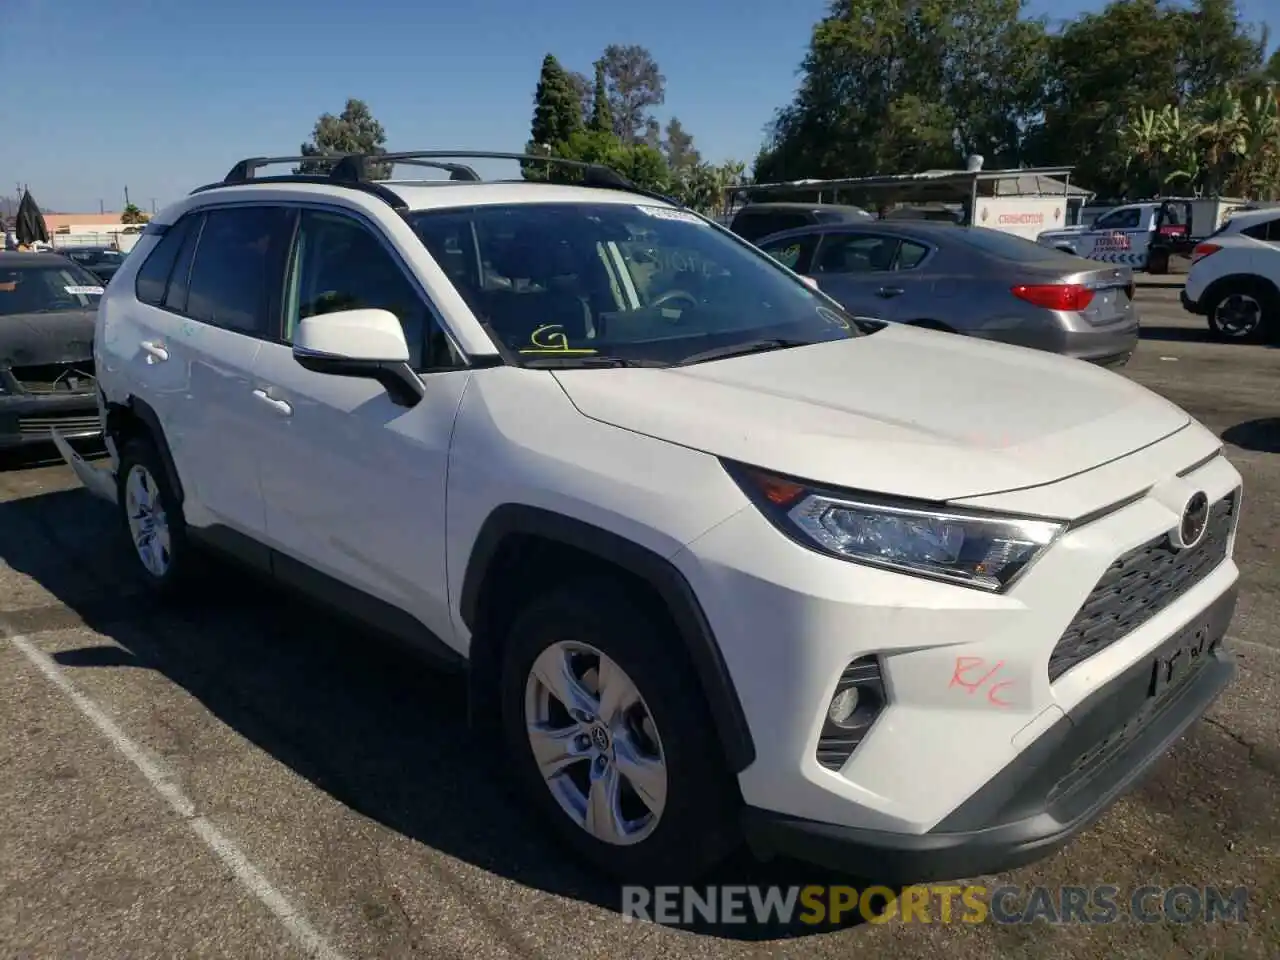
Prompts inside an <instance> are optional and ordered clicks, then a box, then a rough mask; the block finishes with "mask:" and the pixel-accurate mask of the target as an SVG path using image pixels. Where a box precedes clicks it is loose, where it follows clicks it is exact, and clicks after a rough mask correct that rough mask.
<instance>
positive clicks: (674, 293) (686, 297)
mask: <svg viewBox="0 0 1280 960" xmlns="http://www.w3.org/2000/svg"><path fill="white" fill-rule="evenodd" d="M676 300H678V301H681V302H683V303H686V304H688V307H689V308H690V309H696V308H697V306H698V298H697V297H695V296H694V295H693V294H692V293H690V292H689V291H687V290H668V291H667V292H666V293H660V294H658V295H657V296H656V297H654V298H653V302H652V303H650V304H649V306H650V307H655V308H660V307H665V306H666V305H667V304H669V303H671V302H672V301H676Z"/></svg>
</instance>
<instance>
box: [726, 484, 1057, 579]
mask: <svg viewBox="0 0 1280 960" xmlns="http://www.w3.org/2000/svg"><path fill="white" fill-rule="evenodd" d="M726 467H727V468H728V469H729V472H730V474H731V475H732V476H733V478H734V479H735V480H736V481H737V482H738V484H739V486H741V487H742V488H743V490H744V491H745V492H746V493H747V495H748V496H749V497H751V499H752V500H753V501H754V502H755V503H756V504H757V505H758V506H759V507H760V509H761V510H762V511H763V512H764V513H765V515H766V516H767V517H768V518H769V519H770V520H771V521H773V523H774V525H775V526H777V527H778V528H779V529H780V530H781V531H782V532H783V533H785V534H787V535H788V536H789V537H791V538H792V539H793V540H797V541H798V542H800V543H802V544H804V545H805V546H808V547H810V548H811V549H814V550H818V551H821V552H823V553H827V554H830V555H831V556H835V557H840V558H841V559H844V560H849V561H852V562H854V563H865V564H868V565H870V566H875V567H881V568H883V569H886V570H896V571H898V572H900V573H909V574H914V575H916V576H922V577H929V578H931V579H935V580H944V581H946V582H948V583H954V584H958V585H960V586H965V587H973V588H975V589H978V590H985V591H988V592H990V593H999V592H1001V591H1003V590H1006V589H1008V588H1009V587H1010V586H1011V585H1012V584H1013V582H1014V581H1015V580H1016V579H1017V578H1018V577H1019V575H1021V574H1022V572H1023V571H1025V570H1026V569H1027V568H1028V567H1029V566H1031V564H1032V563H1034V562H1035V560H1036V559H1037V558H1038V557H1039V556H1040V555H1041V554H1042V553H1043V552H1044V551H1045V550H1046V549H1047V548H1048V546H1049V545H1050V544H1051V543H1053V541H1054V540H1055V539H1056V538H1057V537H1058V535H1059V534H1060V533H1062V531H1063V530H1064V529H1065V527H1066V524H1064V523H1057V522H1055V521H1052V520H1038V519H1030V518H1027V519H1024V518H1020V517H1003V516H993V515H990V514H983V513H978V512H970V511H965V510H955V509H952V508H950V507H945V506H939V505H923V504H922V505H919V506H916V505H912V504H904V503H901V502H893V503H889V502H876V501H875V500H873V499H864V498H862V497H860V496H855V495H852V494H842V493H839V492H836V491H830V490H823V489H819V488H817V487H814V486H812V485H809V484H805V483H803V482H801V481H798V480H791V479H789V478H786V477H779V476H776V475H774V474H770V473H767V472H764V471H761V470H757V469H755V468H752V467H745V466H742V465H739V464H729V463H726Z"/></svg>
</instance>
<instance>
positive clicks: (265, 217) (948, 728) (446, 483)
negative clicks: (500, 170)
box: [59, 152, 1241, 882]
mask: <svg viewBox="0 0 1280 960" xmlns="http://www.w3.org/2000/svg"><path fill="white" fill-rule="evenodd" d="M452 156H453V157H454V160H453V161H447V160H446V159H445V158H444V155H443V154H441V153H438V152H431V153H415V154H389V155H382V156H379V157H377V158H366V157H363V156H360V155H350V156H345V157H337V158H332V159H331V160H330V161H329V162H330V163H331V164H332V170H331V171H330V172H329V173H327V174H320V175H309V176H302V175H284V176H269V175H268V176H259V175H258V171H259V170H260V169H261V167H262V166H264V165H265V164H266V163H268V162H286V161H293V160H297V159H298V158H277V160H276V161H268V160H265V159H253V160H248V161H243V162H241V163H240V164H237V165H236V167H235V168H233V170H232V171H231V173H230V174H229V175H228V176H227V178H226V179H225V180H224V181H221V182H219V183H216V184H212V185H210V186H208V187H203V188H200V189H199V190H197V191H195V192H194V193H193V194H192V195H191V196H189V197H187V198H185V199H183V200H182V201H180V202H178V203H176V204H175V205H173V206H171V207H169V208H168V209H166V210H164V211H163V212H161V213H160V214H159V215H158V216H157V217H155V219H154V220H153V221H152V222H151V223H150V224H148V226H147V228H146V230H145V235H144V236H143V238H142V239H141V241H140V243H139V248H138V250H137V251H136V252H135V253H134V254H133V255H132V256H130V257H129V258H128V260H126V261H125V263H124V265H123V266H122V267H121V269H120V271H119V273H117V274H116V275H115V277H114V278H113V279H112V281H111V284H110V286H109V287H108V289H107V291H106V295H105V297H104V299H103V302H102V304H101V307H100V310H99V313H98V318H97V328H96V334H95V356H96V369H97V374H98V384H99V387H100V391H101V393H100V398H99V399H100V404H101V415H102V419H103V424H104V428H105V436H106V437H107V438H108V440H109V447H110V451H111V458H110V462H109V474H108V471H107V470H106V469H104V468H95V467H94V466H93V465H90V464H87V463H86V462H85V461H83V460H81V459H80V458H78V457H77V456H76V455H75V454H74V451H72V450H71V448H70V447H69V446H67V445H66V444H65V443H63V442H62V441H61V440H59V444H60V449H62V451H63V455H64V456H66V457H67V458H68V459H69V460H70V461H71V462H72V465H73V466H74V468H75V469H76V472H77V473H78V474H79V475H80V476H81V478H82V480H83V481H84V483H85V484H86V485H87V486H89V487H91V488H92V489H93V490H94V491H95V492H97V493H99V494H101V495H102V496H104V497H106V498H107V499H111V500H114V501H115V502H116V504H117V505H118V510H119V516H120V522H121V525H122V528H123V529H124V530H126V531H127V532H128V536H129V542H130V543H131V544H132V547H131V551H132V555H133V556H134V557H135V558H136V560H137V562H138V569H139V571H140V573H141V576H142V577H143V578H144V579H145V581H146V582H147V583H149V584H150V585H151V586H153V587H154V588H155V590H156V591H158V592H160V593H162V594H169V595H174V596H176V595H177V593H178V592H179V591H180V590H182V589H188V588H194V589H195V590H197V591H198V590H200V589H201V586H202V583H206V581H202V580H201V579H200V578H199V577H196V576H194V573H195V571H196V570H197V569H198V568H199V565H200V564H201V563H202V562H203V561H204V560H205V558H207V557H210V556H212V555H214V554H220V555H223V556H229V557H233V558H235V559H237V560H238V561H240V562H241V563H243V564H246V565H248V566H249V567H251V568H255V569H257V570H259V571H261V572H262V573H263V574H264V575H266V576H268V577H270V578H273V579H274V580H275V581H278V582H279V583H280V584H282V585H284V586H287V587H289V588H293V589H297V590H301V591H304V592H305V593H307V594H309V595H311V596H312V597H314V598H315V599H316V600H317V601H318V602H322V603H325V604H328V605H329V606H331V607H333V608H335V609H337V610H340V611H345V612H347V613H350V614H351V615H352V616H353V617H356V618H359V620H360V621H362V622H363V623H366V624H369V625H370V626H371V627H374V628H377V629H379V630H380V631H382V632H384V633H386V634H388V635H390V636H393V637H395V638H398V639H400V640H402V641H406V642H408V643H410V644H413V645H415V647H417V648H418V649H421V650H422V651H428V652H432V653H435V654H437V655H438V656H439V658H440V659H442V660H443V661H446V662H449V663H452V664H456V665H457V666H460V667H465V668H466V671H465V675H466V678H467V679H466V682H467V684H468V689H469V691H470V698H471V714H472V718H473V722H474V723H475V724H476V726H477V727H479V728H480V730H482V731H485V735H486V736H491V737H500V738H501V742H503V743H504V744H505V748H506V750H508V751H509V757H510V765H509V766H504V767H503V768H502V769H503V770H506V771H510V775H511V776H514V777H516V778H518V781H519V784H520V786H521V787H522V788H523V795H524V796H526V797H527V800H528V802H529V803H530V804H531V805H532V806H533V807H535V808H537V809H539V810H540V811H541V812H542V813H543V814H544V815H545V816H546V818H547V821H548V823H549V824H550V825H551V826H552V827H553V828H554V829H555V830H557V831H559V833H560V834H561V835H562V837H563V838H564V840H565V841H566V842H567V844H568V845H569V846H571V847H573V848H576V850H577V851H578V852H579V853H580V854H582V855H584V856H585V857H586V858H588V859H589V860H590V861H593V862H594V863H595V864H596V865H597V866H599V867H601V868H603V869H606V870H608V871H611V872H613V873H614V874H617V875H619V876H622V877H626V878H629V879H631V880H632V881H639V880H640V879H641V878H648V877H668V878H669V877H674V876H678V875H685V876H690V877H694V876H697V875H699V874H700V873H701V872H702V871H704V870H705V869H706V868H708V867H710V866H711V865H712V864H714V863H715V862H717V861H718V860H720V859H721V858H723V857H724V856H726V855H727V854H728V853H729V852H731V851H732V850H734V849H735V848H737V847H738V846H739V845H740V844H741V843H743V842H744V841H745V842H746V843H747V844H748V845H749V846H750V847H751V848H752V849H753V850H754V851H755V852H756V853H757V855H759V856H761V857H768V856H771V855H775V854H787V855H793V856H798V857H800V858H802V859H808V860H810V861H814V862H819V863H824V864H827V865H829V866H833V867H836V868H843V869H845V870H848V871H849V872H851V873H854V874H856V875H861V876H864V877H874V878H877V879H880V880H882V881H884V882H895V881H896V882H908V881H913V880H928V879H943V878H947V879H952V878H960V877H965V876H972V875H977V874H983V873H988V872H994V871H998V870H1001V869H1004V868H1007V867H1011V866H1013V865H1016V864H1019V863H1023V862H1027V861H1030V860H1033V859H1036V858H1038V857H1040V856H1042V855H1044V854H1045V853H1046V852H1047V851H1050V850H1052V849H1053V848H1055V847H1057V846H1059V845H1061V844H1063V843H1065V842H1066V841H1067V840H1068V838H1069V837H1071V836H1072V835H1073V834H1075V833H1077V832H1078V831H1080V830H1081V829H1083V828H1084V827H1085V826H1086V825H1087V824H1089V823H1090V822H1091V821H1093V820H1095V819H1096V818H1097V817H1098V816H1099V815H1100V814H1101V813H1102V812H1103V811H1104V810H1105V809H1106V808H1107V807H1108V805H1109V804H1111V803H1112V801H1114V800H1115V799H1116V798H1117V797H1118V796H1119V795H1120V794H1121V793H1122V792H1123V791H1125V790H1126V789H1127V788H1129V787H1130V786H1131V785H1132V784H1133V783H1134V782H1135V780H1136V778H1138V777H1139V776H1140V775H1141V774H1142V773H1143V772H1144V771H1145V770H1147V769H1148V768H1149V767H1151V766H1152V764H1153V763H1155V762H1156V761H1157V760H1158V759H1159V758H1160V757H1161V755H1162V754H1164V753H1165V752H1166V750H1167V749H1168V748H1169V747H1170V745H1171V744H1172V743H1173V742H1174V741H1175V740H1176V739H1177V738H1178V737H1179V736H1180V735H1181V734H1182V733H1183V732H1184V731H1185V730H1187V728H1188V727H1189V726H1190V725H1191V724H1192V723H1194V722H1195V721H1196V720H1197V718H1199V717H1200V716H1201V715H1202V714H1203V713H1204V711H1205V710H1206V708H1207V707H1208V706H1209V704H1210V703H1211V701H1213V700H1214V698H1215V697H1216V696H1217V695H1218V694H1219V692H1220V691H1221V690H1222V689H1223V687H1224V685H1225V684H1227V683H1228V682H1229V680H1230V678H1231V676H1232V673H1233V669H1234V667H1233V661H1232V657H1231V654H1230V653H1229V652H1228V649H1227V647H1226V646H1225V645H1224V634H1225V632H1226V630H1227V625H1228V622H1229V621H1230V619H1231V616H1232V613H1233V608H1234V603H1235V584H1236V580H1237V575H1238V573H1237V568H1236V565H1235V563H1234V562H1233V560H1232V549H1233V545H1234V539H1235V536H1236V525H1237V518H1238V516H1239V510H1240V497H1241V480H1240V475H1239V474H1238V473H1237V471H1236V470H1235V469H1234V468H1233V466H1232V465H1231V464H1230V463H1229V462H1228V460H1227V459H1226V458H1225V457H1224V456H1223V454H1222V451H1221V445H1220V443H1219V441H1218V439H1217V438H1216V437H1215V436H1214V434H1212V433H1211V432H1209V431H1208V430H1207V429H1205V428H1204V427H1203V426H1201V425H1200V424H1199V423H1197V422H1195V421H1194V420H1192V419H1191V418H1190V417H1189V416H1188V415H1187V414H1186V413H1184V412H1183V411H1182V410H1180V409H1179V408H1177V407H1176V406H1174V405H1172V404H1170V403H1168V402H1166V401H1165V400H1163V399H1161V398H1160V397H1158V396H1156V395H1154V394H1152V393H1150V392H1148V391H1147V390H1145V389H1143V388H1142V387H1139V386H1137V385H1135V384H1133V383H1132V382H1130V381H1129V380H1127V379H1125V378H1123V377H1121V376H1119V375H1117V374H1115V373H1111V372H1107V371H1105V370H1101V369H1098V368H1096V367H1095V366H1093V365H1091V364H1087V363H1083V362H1080V361H1077V360H1070V359H1065V358H1062V357H1059V356H1055V355H1052V354H1047V353H1042V352H1039V351H1033V350H1029V349H1024V348H1020V347H1011V346H1003V345H998V344H992V343H987V342H980V341H975V340H973V339H970V338H965V337H958V336H954V335H950V334H946V333H940V332H933V331H925V330H918V329H908V328H904V327H902V326H895V325H888V324H880V323H875V322H873V321H871V320H867V319H865V318H857V317H853V316H850V315H849V314H848V313H846V312H845V311H844V310H842V308H841V307H840V306H839V305H838V304H837V303H835V302H834V301H832V300H831V299H829V298H828V297H826V296H825V295H823V294H822V293H821V292H819V291H817V290H814V289H813V288H811V287H810V286H808V285H807V284H805V283H804V282H802V281H801V279H800V278H799V277H798V276H797V275H795V274H794V273H792V272H791V271H789V270H788V269H786V268H785V267H783V266H781V265H780V264H778V263H777V262H775V261H774V260H772V259H771V258H770V257H768V256H767V255H765V254H764V253H763V252H761V251H760V250H758V249H756V248H755V247H753V246H751V245H750V244H748V243H746V242H745V241H743V240H741V239H740V238H737V237H735V236H734V235H733V234H731V233H730V232H729V231H727V230H725V229H723V228H721V227H719V226H717V225H716V224H714V223H713V222H711V221H710V220H708V219H706V218H704V217H702V216H700V215H698V214H696V213H693V212H691V211H688V210H686V209H683V208H681V207H679V206H678V205H676V204H674V203H672V202H668V201H667V200H665V199H662V198H660V197H658V196H656V195H654V194H651V193H647V192H645V191H642V190H639V189H637V188H635V187H634V186H632V185H631V184H629V183H628V182H627V181H626V180H624V179H623V178H622V177H620V176H618V175H617V174H616V173H614V172H612V171H610V170H607V169H604V168H600V167H593V166H585V165H578V166H574V165H572V164H564V165H563V170H564V171H565V172H564V174H563V176H560V177H559V178H558V179H559V180H561V181H567V182H548V181H546V180H542V181H533V180H532V179H530V180H511V181H492V180H490V181H482V180H481V179H480V178H479V176H478V175H476V173H475V171H474V169H473V168H472V167H470V166H468V165H467V164H465V163H459V162H456V161H457V160H460V159H461V160H466V159H468V158H470V157H473V156H479V157H482V158H484V159H487V160H492V159H493V158H494V157H501V156H506V157H508V158H509V159H512V160H515V159H520V160H521V161H522V162H523V163H524V164H525V168H526V169H527V170H528V169H533V165H534V164H540V163H543V162H544V158H539V159H537V160H534V159H532V158H527V157H525V158H520V157H518V155H493V154H489V155H479V154H474V155H473V154H463V155H461V156H459V155H456V154H455V155H452ZM375 159H376V162H377V163H379V164H388V163H391V164H395V165H396V166H403V165H418V166H428V167H437V168H441V169H444V170H446V171H448V172H449V177H448V179H440V180H425V181H424V180H399V179H392V180H381V181H374V180H371V179H370V177H369V175H368V169H367V167H368V165H369V164H370V163H371V162H374V161H375ZM351 655H352V656H353V657H356V656H359V655H360V648H359V647H358V646H353V647H352V649H351ZM429 735H430V733H429V731H424V732H423V736H429Z"/></svg>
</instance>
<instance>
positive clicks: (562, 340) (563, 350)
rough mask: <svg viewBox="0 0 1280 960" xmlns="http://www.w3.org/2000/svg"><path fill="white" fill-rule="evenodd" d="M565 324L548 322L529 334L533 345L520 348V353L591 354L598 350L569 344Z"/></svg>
mask: <svg viewBox="0 0 1280 960" xmlns="http://www.w3.org/2000/svg"><path fill="white" fill-rule="evenodd" d="M563 326H564V325H563V324H559V323H547V324H543V325H542V326H541V327H538V328H537V329H536V330H534V331H533V333H531V334H529V342H530V343H531V344H533V346H532V347H526V348H525V349H523V350H520V351H519V352H520V353H554V354H558V355H561V356H591V355H592V354H596V353H599V352H600V351H598V350H590V349H584V348H574V347H570V346H569V338H568V337H566V336H565V335H564V331H563Z"/></svg>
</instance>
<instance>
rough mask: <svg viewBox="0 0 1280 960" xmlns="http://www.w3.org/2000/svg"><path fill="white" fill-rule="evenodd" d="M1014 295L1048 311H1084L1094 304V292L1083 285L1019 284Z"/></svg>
mask: <svg viewBox="0 0 1280 960" xmlns="http://www.w3.org/2000/svg"><path fill="white" fill-rule="evenodd" d="M1013 295H1014V296H1015V297H1017V298H1018V299H1019V300H1025V301H1027V303H1033V304H1035V305H1036V306H1037V307H1044V308H1045V309H1046V310H1083V309H1085V307H1087V306H1089V304H1090V303H1092V302H1093V290H1092V289H1091V288H1089V287H1086V286H1085V285H1084V284H1081V283H1030V284H1019V285H1018V286H1016V287H1014V288H1013Z"/></svg>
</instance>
